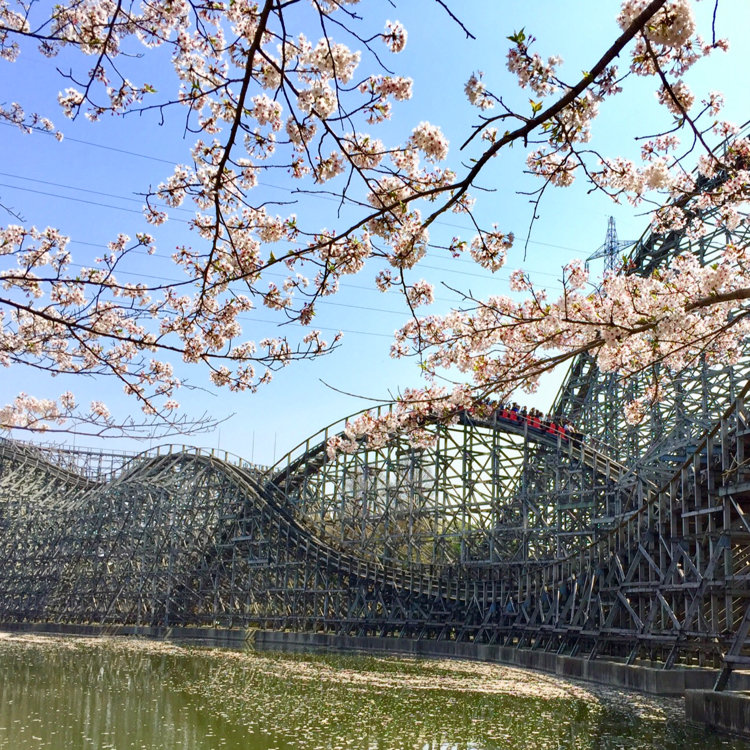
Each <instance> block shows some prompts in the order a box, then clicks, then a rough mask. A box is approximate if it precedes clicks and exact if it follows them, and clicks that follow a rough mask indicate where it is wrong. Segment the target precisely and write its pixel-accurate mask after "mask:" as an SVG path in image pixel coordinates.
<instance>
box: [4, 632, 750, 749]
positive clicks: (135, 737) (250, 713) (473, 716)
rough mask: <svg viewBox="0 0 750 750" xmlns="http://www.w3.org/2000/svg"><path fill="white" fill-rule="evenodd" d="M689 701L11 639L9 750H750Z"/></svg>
mask: <svg viewBox="0 0 750 750" xmlns="http://www.w3.org/2000/svg"><path fill="white" fill-rule="evenodd" d="M683 711H684V708H683V705H682V702H681V701H677V700H664V699H653V698H648V697H645V696H640V695H634V694H630V693H626V692H623V691H618V690H613V689H606V688H599V687H592V686H588V685H582V684H580V683H570V682H567V681H564V680H558V679H556V678H554V677H550V676H547V675H542V674H538V673H531V672H524V671H522V670H517V669H512V668H508V667H503V666H499V665H492V664H478V663H473V662H456V661H435V660H420V661H417V660H413V659H399V658H376V657H368V656H340V655H299V654H294V655H290V654H286V655H282V654H255V653H240V652H234V651H222V650H199V649H188V648H181V647H177V646H174V645H171V644H164V643H155V642H144V641H138V640H130V639H99V640H93V639H72V638H71V639H65V638H43V637H35V636H8V635H0V748H2V749H3V750H5V749H6V748H7V749H8V750H30V749H31V748H34V749H36V748H54V749H55V750H78V749H79V748H80V749H81V750H83V749H85V750H108V749H109V750H111V749H116V750H129V749H130V748H137V749H141V748H144V749H148V750H162V749H163V750H166V749H167V748H169V749H173V748H179V749H180V750H239V749H240V748H242V750H272V749H273V748H275V749H276V750H291V749H292V748H300V749H304V750H315V749H317V748H321V749H322V748H326V750H343V749H344V748H357V750H386V749H393V750H405V749H407V748H409V749H410V748H419V749H420V750H426V749H429V750H453V749H455V750H494V749H495V748H534V749H536V748H592V750H593V749H594V748H596V749H597V750H598V749H599V748H624V749H625V748H627V750H633V749H634V748H654V747H657V748H660V749H666V748H691V747H695V748H701V749H703V748H707V749H708V750H710V749H711V748H720V747H729V748H747V747H750V743H743V742H741V741H738V740H730V739H727V738H725V737H719V736H716V735H713V734H710V733H709V732H707V731H705V730H703V729H702V728H698V727H693V726H689V725H686V724H685V721H684V719H683Z"/></svg>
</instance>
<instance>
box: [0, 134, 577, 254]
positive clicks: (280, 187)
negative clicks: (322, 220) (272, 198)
mask: <svg viewBox="0 0 750 750" xmlns="http://www.w3.org/2000/svg"><path fill="white" fill-rule="evenodd" d="M0 124H1V125H5V126H7V127H11V128H14V129H16V128H15V126H13V125H11V124H10V123H5V122H4V123H0ZM35 132H40V133H41V134H42V135H48V136H53V135H54V133H48V132H46V131H35ZM64 141H71V142H73V143H78V144H81V145H83V146H89V147H91V148H99V149H103V150H105V151H113V152H115V153H119V154H125V155H126V156H134V157H137V158H139V159H146V160H148V161H154V162H159V163H161V164H169V165H170V166H172V167H173V166H174V165H175V164H178V163H179V162H180V160H179V159H174V160H169V159H162V158H161V157H158V156H153V155H151V154H143V153H139V152H137V151H129V150H127V149H122V148H117V147H115V146H105V145H104V144H102V143H96V142H94V141H87V140H83V139H81V138H69V137H68V136H65V138H64ZM27 179H30V178H27ZM258 185H261V186H262V187H268V188H273V189H274V190H282V191H285V192H290V189H289V187H285V186H283V185H275V184H273V183H272V182H266V181H264V180H259V181H258ZM71 189H74V190H75V189H81V190H83V189H84V188H71ZM306 197H310V198H316V199H318V200H326V201H335V202H338V201H339V200H340V199H339V198H336V197H334V196H328V195H323V194H322V193H308V194H306ZM185 210H186V209H185ZM435 224H439V225H440V226H445V227H451V228H453V229H461V230H463V231H468V232H473V231H475V228H474V227H470V226H464V225H461V224H454V223H453V222H449V221H446V220H445V219H438V220H437V221H435ZM528 242H529V244H530V245H539V246H540V247H549V248H553V249H556V250H565V251H566V252H570V253H578V254H580V253H581V249H580V248H574V247H567V246H566V245H558V244H556V243H551V242H542V241H540V240H529V241H528ZM467 262H471V261H467Z"/></svg>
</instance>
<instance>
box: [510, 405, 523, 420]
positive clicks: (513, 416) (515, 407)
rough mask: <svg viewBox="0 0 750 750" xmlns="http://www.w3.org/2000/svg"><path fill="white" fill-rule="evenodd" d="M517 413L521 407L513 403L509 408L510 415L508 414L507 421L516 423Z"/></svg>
mask: <svg viewBox="0 0 750 750" xmlns="http://www.w3.org/2000/svg"><path fill="white" fill-rule="evenodd" d="M519 411H521V407H520V406H519V405H518V404H517V403H516V402H515V401H514V402H513V405H512V406H511V407H510V413H509V414H508V417H509V419H512V420H513V421H514V422H517V421H518V412H519Z"/></svg>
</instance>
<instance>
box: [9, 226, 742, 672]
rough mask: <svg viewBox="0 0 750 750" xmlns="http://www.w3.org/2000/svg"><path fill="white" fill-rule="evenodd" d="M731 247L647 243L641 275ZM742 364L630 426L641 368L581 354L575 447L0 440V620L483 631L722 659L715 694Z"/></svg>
mask: <svg viewBox="0 0 750 750" xmlns="http://www.w3.org/2000/svg"><path fill="white" fill-rule="evenodd" d="M702 218H703V220H704V221H710V218H711V217H710V216H703V217H702ZM747 233H748V229H747V223H746V224H745V225H743V228H742V229H741V230H739V231H738V232H737V233H736V234H735V235H733V236H732V239H733V240H734V241H735V242H740V243H744V244H745V245H747V239H748V238H747ZM726 239H727V237H726V236H725V234H724V233H723V232H720V231H718V230H717V231H716V232H715V233H714V234H713V235H709V236H707V237H704V238H703V239H701V240H700V241H699V242H697V243H695V242H692V243H691V242H690V241H689V240H687V239H686V238H685V237H681V236H678V235H670V236H667V237H664V236H646V237H645V238H644V239H643V240H642V241H641V242H639V243H638V244H637V246H636V248H635V250H634V251H633V255H632V263H630V264H629V272H634V273H646V272H648V271H649V270H650V269H652V268H653V267H655V266H658V265H659V264H666V263H668V262H669V260H670V258H672V257H673V256H674V254H675V253H678V252H682V251H684V250H690V251H691V252H694V253H696V255H697V256H698V257H699V258H700V259H701V260H702V261H703V262H710V261H711V260H713V259H714V258H715V257H716V253H717V252H719V249H720V247H721V245H723V244H724V242H725V241H726ZM749 364H750V358H746V360H745V361H744V362H742V363H740V365H738V366H735V367H732V368H729V367H721V368H709V367H708V366H706V365H700V366H698V367H695V368H693V369H692V370H690V371H686V372H683V373H680V374H678V375H675V376H673V378H672V382H671V386H670V390H669V393H668V397H667V398H666V399H665V400H664V402H663V403H662V404H660V405H659V407H658V408H655V409H654V410H653V412H652V413H651V415H650V418H649V419H647V420H646V421H645V422H644V423H643V424H641V425H640V426H639V427H637V428H631V427H629V426H627V425H626V424H625V423H624V421H623V418H622V411H623V410H622V406H623V403H624V402H625V401H626V400H628V399H631V398H632V397H633V396H635V395H637V393H638V389H639V387H640V386H639V383H638V381H637V380H635V381H630V382H628V383H625V384H624V383H620V382H618V381H617V380H616V379H615V378H614V377H612V376H604V375H601V374H600V373H598V372H597V370H596V367H595V364H594V362H593V360H591V359H589V358H586V357H581V358H579V359H578V360H577V361H575V362H574V364H573V366H572V367H571V370H570V373H569V375H568V377H567V379H566V381H565V383H564V385H563V387H562V388H561V391H560V393H559V395H558V398H557V400H556V402H555V404H554V406H553V412H554V413H555V414H557V415H564V416H567V417H569V418H571V419H573V421H574V422H575V423H576V424H577V426H578V429H579V430H581V431H582V432H584V433H585V434H586V435H587V437H586V440H585V442H571V441H565V440H563V439H562V438H561V437H560V436H551V435H549V434H547V433H542V432H539V431H536V430H533V429H530V428H529V426H528V425H527V424H524V423H518V422H510V421H508V420H506V419H502V418H499V417H498V416H497V415H496V414H495V415H493V416H491V417H488V418H482V419H479V418H476V417H471V416H470V415H466V414H465V415H462V416H461V418H460V419H459V420H458V422H457V423H456V424H452V425H438V424H435V425H432V426H430V427H429V429H430V430H431V431H432V433H433V435H434V443H433V445H432V446H431V447H429V448H421V449H417V448H414V447H413V446H412V445H410V444H409V442H408V441H407V440H406V439H405V438H404V437H402V436H398V435H396V436H394V437H393V439H392V440H391V441H390V442H389V443H388V444H387V445H385V446H383V447H380V448H373V447H369V446H368V444H367V443H366V442H365V441H363V442H362V445H361V447H360V449H359V450H358V451H357V452H355V453H354V454H351V455H339V456H337V457H335V458H334V459H329V458H328V456H327V453H326V450H325V448H326V442H327V440H328V438H330V437H331V436H333V435H335V434H339V433H340V432H341V430H342V429H343V428H344V422H343V421H342V422H340V423H337V424H334V425H332V426H330V427H328V428H326V429H324V430H322V431H321V432H320V433H319V434H317V435H315V436H313V437H312V438H310V439H309V440H307V441H305V442H304V443H303V444H301V445H300V446H298V447H297V448H296V449H294V450H293V451H292V452H290V454H289V455H288V456H286V457H285V458H284V459H283V460H282V461H281V462H279V464H277V465H276V466H275V467H273V468H272V469H268V470H266V469H262V468H261V467H256V466H252V465H250V464H248V463H247V462H245V461H242V460H241V459H235V458H232V457H230V456H228V455H226V454H221V455H220V454H217V453H215V452H205V451H197V450H191V449H186V448H185V447H184V446H182V447H180V446H171V447H170V446H167V447H166V448H164V447H162V448H159V449H158V450H156V451H151V452H148V453H145V454H142V455H138V456H126V455H121V454H113V453H105V452H97V451H82V450H74V449H65V448H62V447H59V446H57V447H47V448H42V447H40V446H32V445H28V444H23V443H19V442H16V441H12V440H7V439H5V440H0V622H3V621H5V622H9V621H14V622H19V621H20V622H29V621H53V622H74V623H100V624H108V623H113V624H136V625H158V626H165V627H169V626H172V625H177V624H183V625H209V624H210V625H218V626H223V627H265V628H291V629H297V630H315V631H321V630H322V631H328V632H336V633H342V634H357V635H367V634H374V635H394V636H408V637H412V638H450V639H456V640H473V641H476V642H486V643H503V644H505V645H508V646H511V645H512V646H516V647H518V648H536V649H544V650H547V651H554V652H557V653H559V654H571V655H583V656H587V657H588V658H590V659H594V658H602V657H609V658H618V659H621V660H625V661H627V662H628V663H631V664H632V663H636V662H638V661H639V660H642V659H646V660H648V662H649V663H650V664H652V663H654V662H658V663H660V664H661V665H663V666H664V667H666V668H669V667H672V666H675V665H677V664H687V663H690V664H701V665H708V666H714V667H716V668H717V669H719V670H720V671H719V673H718V675H719V676H718V680H717V686H719V687H722V686H723V685H725V684H726V681H727V677H728V674H729V672H730V671H731V669H732V668H733V667H736V666H737V665H747V664H750V648H749V647H748V632H750V411H749V410H748V409H747V407H746V401H747V393H748V389H749V387H750V386H748V365H749Z"/></svg>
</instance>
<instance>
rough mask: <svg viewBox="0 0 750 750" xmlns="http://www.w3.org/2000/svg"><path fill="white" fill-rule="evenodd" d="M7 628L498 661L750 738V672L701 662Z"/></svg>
mask: <svg viewBox="0 0 750 750" xmlns="http://www.w3.org/2000/svg"><path fill="white" fill-rule="evenodd" d="M0 630H3V631H6V632H22V633H39V634H47V635H73V636H137V637H142V638H155V639H166V640H172V641H175V642H178V643H184V644H194V645H200V646H213V647H220V648H232V649H244V648H254V649H257V650H258V651H359V652H366V653H378V654H392V655H394V656H395V655H410V656H424V657H437V658H452V659H471V660H476V661H488V662H497V663H500V664H508V665H511V666H516V667H521V668H524V669H535V670H541V671H544V672H549V673H551V674H555V675H557V676H558V677H561V678H568V679H574V680H584V681H589V682H596V683H600V684H603V685H608V686H611V687H621V688H625V689H628V690H635V691H638V692H642V693H650V694H652V695H664V696H672V697H682V696H684V697H685V715H686V718H687V719H688V720H689V721H693V722H696V723H699V724H705V725H707V726H709V727H711V728H713V729H716V730H719V731H723V732H730V733H733V734H737V735H740V736H742V737H746V738H748V739H750V673H746V672H734V673H733V674H732V675H731V677H730V679H729V685H728V688H729V689H728V690H726V691H723V692H719V693H717V692H714V691H713V690H712V688H713V684H714V681H715V680H716V674H717V673H716V670H713V669H703V668H699V667H687V668H678V669H669V670H665V669H660V668H658V667H651V666H646V665H643V664H634V665H628V664H624V663H621V662H615V661H608V660H605V659H596V660H593V661H589V660H587V659H585V658H580V657H575V656H563V655H558V654H555V653H551V652H547V651H531V650H529V649H516V648H513V647H508V646H499V645H494V644H492V645H490V644H484V643H464V642H456V641H435V640H427V639H425V640H412V639H409V638H377V637H372V636H364V637H356V636H343V635H334V634H329V633H295V632H287V631H274V630H254V629H249V630H243V629H227V628H199V627H172V628H165V627H147V626H135V625H74V624H57V623H0Z"/></svg>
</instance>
